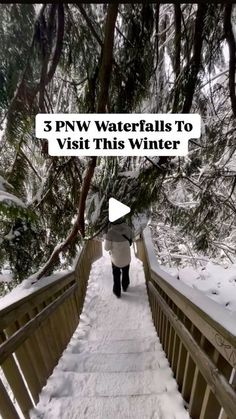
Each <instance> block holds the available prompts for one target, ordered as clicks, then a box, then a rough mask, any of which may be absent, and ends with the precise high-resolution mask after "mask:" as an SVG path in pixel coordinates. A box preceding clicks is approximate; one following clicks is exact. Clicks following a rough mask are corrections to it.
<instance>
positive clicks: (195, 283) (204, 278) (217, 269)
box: [161, 262, 236, 312]
mask: <svg viewBox="0 0 236 419" xmlns="http://www.w3.org/2000/svg"><path fill="white" fill-rule="evenodd" d="M161 268H162V269H163V270H165V271H166V272H168V273H170V274H171V275H172V276H174V277H175V278H176V279H179V280H180V281H183V282H184V283H185V284H187V285H189V286H190V287H192V288H195V289H197V290H199V291H202V292H203V293H204V294H205V295H206V296H207V297H209V298H211V299H212V300H214V301H216V302H217V303H219V304H220V305H222V306H224V307H226V308H227V309H228V310H230V311H231V312H235V311H236V265H232V266H231V267H229V268H224V267H223V266H220V265H218V264H214V263H213V262H207V263H206V266H204V267H203V268H195V269H194V268H193V267H191V266H188V267H185V268H180V269H177V268H168V267H166V266H163V265H162V266H161Z"/></svg>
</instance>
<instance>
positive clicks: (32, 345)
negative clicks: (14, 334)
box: [18, 314, 46, 390]
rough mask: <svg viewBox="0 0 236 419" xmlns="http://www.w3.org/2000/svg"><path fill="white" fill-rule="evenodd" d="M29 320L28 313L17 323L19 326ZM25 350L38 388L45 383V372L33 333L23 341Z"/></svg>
mask: <svg viewBox="0 0 236 419" xmlns="http://www.w3.org/2000/svg"><path fill="white" fill-rule="evenodd" d="M29 320H31V317H30V316H29V314H26V315H24V317H23V318H22V319H20V320H19V322H18V324H19V327H22V326H24V325H25V324H26V323H27V322H28V321H29ZM24 344H25V346H26V348H27V352H28V353H29V355H30V359H31V363H32V365H33V368H34V372H35V374H36V376H37V379H38V382H39V384H40V390H41V389H42V387H43V386H44V385H45V384H46V379H45V373H44V368H45V365H44V361H43V356H42V354H41V352H40V347H39V346H38V345H37V342H36V340H35V338H34V336H33V335H31V336H30V337H29V338H28V339H27V340H26V341H25V342H24Z"/></svg>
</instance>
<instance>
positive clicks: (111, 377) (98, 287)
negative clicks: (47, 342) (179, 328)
mask: <svg viewBox="0 0 236 419" xmlns="http://www.w3.org/2000/svg"><path fill="white" fill-rule="evenodd" d="M111 288H112V278H111V266H110V260H109V258H108V257H103V258H102V259H100V260H99V261H97V262H96V263H95V264H94V266H93V269H92V272H91V275H90V279H89V287H88V293H87V296H86V299H85V305H84V310H83V314H82V316H81V322H80V325H79V327H78V328H77V330H76V332H75V333H74V335H73V337H72V339H71V341H70V343H69V345H68V347H67V349H66V350H65V352H64V354H63V356H62V358H61V359H60V362H59V364H58V365H57V367H56V368H55V369H54V372H53V374H52V375H51V377H50V378H49V380H48V383H47V385H46V387H44V389H43V391H42V393H41V395H40V402H39V404H38V405H37V407H36V408H35V409H34V410H33V411H32V412H31V418H32V419H36V418H37V419H41V418H43V419H64V418H65V419H72V418H73V419H77V418H78V419H80V418H81V419H82V418H88V419H126V418H127V419H128V418H129V419H187V418H189V415H188V413H187V412H186V410H185V409H184V404H183V400H182V398H181V395H180V393H179V392H178V390H177V384H176V381H175V380H174V378H173V373H172V371H171V369H170V368H169V365H168V361H167V359H166V356H165V353H164V352H163V350H162V347H161V345H160V342H159V339H158V338H157V336H156V331H155V328H154V326H153V323H152V319H151V313H150V309H149V305H148V299H147V294H146V287H145V282H144V274H143V270H142V264H141V263H140V262H139V261H138V260H136V259H134V258H133V262H132V265H131V286H130V289H129V292H127V293H125V294H122V298H121V299H116V297H114V296H113V295H112V292H111Z"/></svg>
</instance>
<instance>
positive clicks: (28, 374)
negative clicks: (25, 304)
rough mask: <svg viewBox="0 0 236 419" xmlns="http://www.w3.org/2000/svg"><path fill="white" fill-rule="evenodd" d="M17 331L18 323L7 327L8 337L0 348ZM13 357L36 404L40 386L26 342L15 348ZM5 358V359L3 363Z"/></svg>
mask: <svg viewBox="0 0 236 419" xmlns="http://www.w3.org/2000/svg"><path fill="white" fill-rule="evenodd" d="M18 331H19V323H18V322H15V323H14V324H12V325H11V326H10V327H8V329H7V330H6V333H7V335H8V338H7V341H6V342H4V343H2V345H1V346H4V345H7V343H8V342H9V340H10V339H11V337H12V335H14V334H15V333H18ZM9 336H10V337H9ZM15 356H16V359H17V361H18V363H19V366H20V369H21V371H22V374H23V376H24V378H25V381H26V382H27V385H28V388H29V391H30V394H31V396H32V398H33V400H34V402H35V403H37V402H38V401H39V393H40V391H41V386H40V382H39V379H38V376H37V374H36V371H35V365H34V362H33V360H32V354H31V353H30V349H29V347H28V345H27V342H26V340H25V341H24V342H23V343H22V344H21V346H19V347H17V348H16V350H15ZM7 358H8V357H7ZM7 358H5V359H4V361H5V360H6V359H7Z"/></svg>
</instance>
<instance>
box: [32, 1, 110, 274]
mask: <svg viewBox="0 0 236 419" xmlns="http://www.w3.org/2000/svg"><path fill="white" fill-rule="evenodd" d="M117 13H118V3H116V4H109V6H108V11H107V19H106V25H105V38H104V44H103V51H102V62H101V67H100V94H99V100H98V107H97V111H98V112H100V113H103V112H106V105H107V101H108V92H109V85H110V80H111V72H112V60H113V43H114V31H115V22H116V17H117ZM96 161H97V158H96V157H91V159H90V160H89V163H88V167H87V170H86V174H85V177H84V180H83V184H82V188H81V192H80V200H79V208H78V214H77V218H76V221H75V223H74V225H73V228H72V230H71V232H70V233H69V235H68V236H67V238H66V239H65V240H64V242H63V243H61V244H60V245H59V246H58V247H56V248H55V250H54V251H53V253H52V254H51V256H50V258H49V260H48V261H47V262H46V264H45V265H44V267H43V268H42V269H41V270H40V271H39V273H38V275H37V280H38V279H40V278H42V277H43V276H45V274H46V273H47V272H48V271H49V269H51V268H52V267H53V265H55V263H56V262H58V258H59V254H60V253H61V252H62V251H65V250H66V249H67V248H68V246H69V245H71V244H72V243H73V242H74V241H75V240H76V238H77V235H78V233H79V232H80V234H81V235H82V237H84V235H85V223H84V212H85V206H86V199H87V196H88V193H89V189H90V185H91V181H92V177H93V174H94V170H95V167H96Z"/></svg>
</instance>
